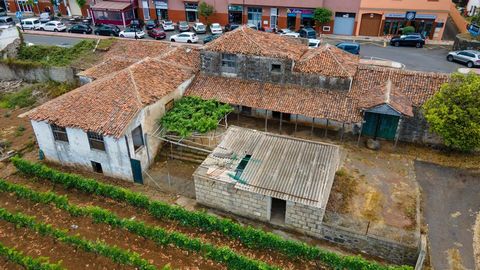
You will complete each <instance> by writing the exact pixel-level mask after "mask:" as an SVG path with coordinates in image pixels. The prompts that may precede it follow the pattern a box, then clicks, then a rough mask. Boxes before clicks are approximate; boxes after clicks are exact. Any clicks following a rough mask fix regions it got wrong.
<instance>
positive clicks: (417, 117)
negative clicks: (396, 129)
mask: <svg viewBox="0 0 480 270" xmlns="http://www.w3.org/2000/svg"><path fill="white" fill-rule="evenodd" d="M413 115H414V116H413V117H410V118H408V117H405V118H403V119H402V122H401V123H400V133H399V136H400V137H399V140H400V141H404V142H412V143H419V144H431V145H439V144H442V139H441V138H440V137H439V136H438V135H436V134H435V133H432V132H430V131H429V126H428V123H427V120H426V119H425V116H424V115H423V113H422V112H421V109H420V108H418V107H414V108H413Z"/></svg>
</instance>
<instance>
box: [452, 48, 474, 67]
mask: <svg viewBox="0 0 480 270" xmlns="http://www.w3.org/2000/svg"><path fill="white" fill-rule="evenodd" d="M447 60H448V61H449V62H453V61H455V62H460V63H462V64H465V65H467V67H469V68H473V67H478V66H480V52H479V51H474V50H464V51H454V52H449V53H448V55H447Z"/></svg>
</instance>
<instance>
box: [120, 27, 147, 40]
mask: <svg viewBox="0 0 480 270" xmlns="http://www.w3.org/2000/svg"><path fill="white" fill-rule="evenodd" d="M135 35H136V38H144V37H145V32H143V30H141V29H140V28H137V27H129V28H126V29H125V30H123V31H120V33H118V36H119V37H125V38H135Z"/></svg>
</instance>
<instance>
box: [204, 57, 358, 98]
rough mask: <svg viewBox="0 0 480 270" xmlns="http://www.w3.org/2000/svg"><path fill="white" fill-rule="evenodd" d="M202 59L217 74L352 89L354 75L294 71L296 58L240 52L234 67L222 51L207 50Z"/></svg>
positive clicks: (210, 70)
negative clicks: (225, 64)
mask: <svg viewBox="0 0 480 270" xmlns="http://www.w3.org/2000/svg"><path fill="white" fill-rule="evenodd" d="M201 62H202V66H201V69H202V71H203V72H205V73H207V74H212V75H217V76H230V77H238V78H241V79H247V80H256V81H261V82H271V83H277V84H296V85H301V86H305V87H314V88H325V89H332V90H344V91H348V90H349V89H350V79H342V78H334V77H328V78H327V77H323V76H320V75H316V74H306V73H299V72H292V69H293V65H294V62H293V61H292V60H289V59H281V58H269V57H260V56H247V55H241V54H238V55H237V62H236V63H237V65H236V67H234V68H233V67H223V66H222V53H219V52H211V51H204V52H202V53H201ZM272 64H279V65H280V66H281V68H280V71H272Z"/></svg>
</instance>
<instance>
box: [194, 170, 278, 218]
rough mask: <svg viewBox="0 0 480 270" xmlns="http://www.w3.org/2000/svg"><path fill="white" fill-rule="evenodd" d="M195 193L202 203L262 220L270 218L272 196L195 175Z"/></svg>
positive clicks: (198, 200)
mask: <svg viewBox="0 0 480 270" xmlns="http://www.w3.org/2000/svg"><path fill="white" fill-rule="evenodd" d="M193 179H194V181H195V195H196V199H197V202H199V203H200V204H203V205H206V206H210V207H214V208H218V209H221V210H223V211H226V212H231V213H234V214H237V215H240V216H245V217H249V218H252V219H257V220H261V221H267V222H268V221H269V220H270V211H269V210H270V203H271V200H270V197H268V196H264V195H260V194H256V193H251V192H247V191H244V190H239V189H236V188H235V187H234V182H232V183H225V182H220V181H214V180H210V179H208V178H205V177H201V176H198V175H194V176H193Z"/></svg>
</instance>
